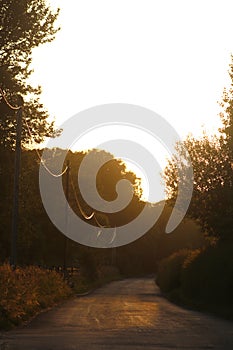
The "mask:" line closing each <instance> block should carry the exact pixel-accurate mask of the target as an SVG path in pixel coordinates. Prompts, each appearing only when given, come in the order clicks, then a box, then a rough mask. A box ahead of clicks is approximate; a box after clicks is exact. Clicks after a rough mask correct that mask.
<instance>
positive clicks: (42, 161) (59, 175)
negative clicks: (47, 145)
mask: <svg viewBox="0 0 233 350" xmlns="http://www.w3.org/2000/svg"><path fill="white" fill-rule="evenodd" d="M24 121H25V124H26V127H27V130H28V133H29V135H30V137H31V139H32V141H33V142H34V143H35V140H34V137H33V135H32V132H31V130H30V128H29V125H28V123H27V120H26V118H24ZM35 151H36V154H37V157H38V158H39V161H40V163H41V164H42V165H43V167H44V168H45V170H46V171H47V172H48V173H49V174H50V175H51V176H53V177H61V176H62V175H64V174H65V173H66V171H67V169H68V166H66V167H65V169H64V170H63V171H62V172H61V173H60V174H54V173H53V172H52V171H51V170H50V169H49V168H48V167H47V165H46V164H45V161H44V160H43V159H42V157H41V155H40V153H39V151H38V149H37V148H35Z"/></svg>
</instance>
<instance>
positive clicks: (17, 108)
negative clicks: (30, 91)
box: [0, 87, 21, 111]
mask: <svg viewBox="0 0 233 350" xmlns="http://www.w3.org/2000/svg"><path fill="white" fill-rule="evenodd" d="M0 93H1V95H2V97H3V100H4V101H5V103H6V105H7V106H8V107H9V108H10V109H12V110H13V111H18V110H19V109H20V108H21V106H17V107H15V106H12V104H10V102H9V101H8V100H7V98H6V96H5V94H4V92H3V90H2V88H1V87H0Z"/></svg>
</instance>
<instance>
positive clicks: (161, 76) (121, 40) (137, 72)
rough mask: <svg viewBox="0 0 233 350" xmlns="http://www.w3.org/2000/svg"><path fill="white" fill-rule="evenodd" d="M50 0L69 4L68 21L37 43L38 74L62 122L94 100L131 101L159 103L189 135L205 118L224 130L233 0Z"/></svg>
mask: <svg viewBox="0 0 233 350" xmlns="http://www.w3.org/2000/svg"><path fill="white" fill-rule="evenodd" d="M50 3H51V4H52V5H53V6H55V7H56V6H58V7H60V8H61V13H60V17H59V24H60V26H61V28H62V29H61V31H60V32H59V33H58V34H57V38H56V39H55V41H54V42H52V43H49V44H48V45H44V46H41V47H40V48H38V49H36V50H35V51H34V60H33V67H34V69H35V73H34V74H33V77H32V80H33V82H34V83H35V84H40V85H41V86H42V88H43V95H42V102H43V103H44V104H45V106H46V107H47V108H48V110H49V112H50V114H51V116H52V117H53V116H54V117H56V123H57V124H58V125H59V124H61V123H62V122H63V121H64V120H66V119H67V118H69V117H71V116H72V115H74V114H76V113H78V112H79V111H82V110H84V109H86V108H90V107H93V106H96V105H100V104H105V103H112V102H114V103H116V102H123V103H130V104H136V105H140V106H143V107H146V108H149V109H152V110H153V111H155V112H157V113H158V114H160V115H161V116H162V117H164V118H165V119H166V120H167V121H169V123H170V124H171V125H173V126H174V127H175V128H176V130H177V132H178V133H179V134H180V135H181V136H182V137H185V136H186V135H187V134H188V133H189V132H192V133H194V134H195V135H200V134H201V131H202V128H203V126H204V128H205V129H206V130H207V132H210V133H212V132H215V131H217V128H218V127H219V125H220V122H219V117H218V112H219V107H218V104H217V101H218V100H221V95H222V90H223V87H224V86H227V84H228V82H229V80H228V75H227V70H228V65H229V63H230V54H231V53H233V40H232V37H233V21H232V13H233V2H232V0H221V1H220V0H219V1H216V0H212V1H211V0H204V1H203V0H195V1H194V0H189V1H187V0H176V1H174V0H163V1H162V0H143V1H142V0H117V1H116V0H114V1H113V0H98V1H96V0H85V1H80V0H66V1H64V0H63V1H62V0H51V1H50ZM90 140H93V137H90V138H89V141H88V138H86V139H85V141H84V142H83V146H82V147H83V148H85V145H86V146H87V147H86V148H89V145H90V144H89V142H90ZM80 147H81V146H80Z"/></svg>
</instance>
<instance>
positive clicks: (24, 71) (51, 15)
mask: <svg viewBox="0 0 233 350" xmlns="http://www.w3.org/2000/svg"><path fill="white" fill-rule="evenodd" d="M58 13H59V9H58V10H56V11H55V12H52V11H51V9H50V7H49V6H48V5H47V3H46V1H45V0H0V87H1V89H2V90H3V91H4V93H5V94H6V97H7V98H8V99H9V101H10V102H11V103H12V104H17V94H20V95H22V96H23V97H24V100H25V104H24V121H25V120H26V121H27V123H28V124H29V126H30V129H31V133H32V135H33V137H34V139H35V141H36V142H38V143H40V142H41V141H43V139H44V137H45V136H53V135H54V136H55V134H56V131H55V128H54V123H53V122H51V123H49V122H48V121H47V118H48V112H47V111H46V110H45V109H44V107H43V105H42V104H41V103H40V100H39V97H40V94H41V88H40V87H33V86H31V85H30V84H28V82H27V79H28V77H29V76H30V74H31V73H32V70H31V69H30V64H31V60H32V50H33V48H35V47H38V46H39V45H41V44H44V43H47V42H51V41H52V40H53V39H54V38H55V34H56V33H57V31H58V30H59V28H55V21H56V19H57V16H58ZM0 102H1V103H0V130H1V131H0V146H1V147H2V148H12V147H13V146H14V142H15V124H16V120H15V118H14V114H12V111H11V110H10V109H9V108H8V107H7V106H6V104H5V102H4V100H3V98H1V101H0ZM22 141H23V143H24V144H28V143H30V135H29V132H28V130H27V128H26V125H25V123H24V127H23V132H22Z"/></svg>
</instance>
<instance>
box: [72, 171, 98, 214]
mask: <svg viewBox="0 0 233 350" xmlns="http://www.w3.org/2000/svg"><path fill="white" fill-rule="evenodd" d="M71 186H72V189H73V191H74V197H75V201H76V203H77V206H78V208H79V210H80V213H81V214H82V216H83V217H84V219H86V220H91V219H92V218H93V216H94V215H95V212H94V211H93V212H92V213H91V215H87V214H86V213H85V212H84V211H83V209H82V207H81V205H80V203H79V200H78V195H77V192H76V189H75V186H74V183H73V180H72V177H71Z"/></svg>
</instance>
